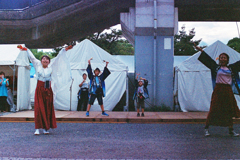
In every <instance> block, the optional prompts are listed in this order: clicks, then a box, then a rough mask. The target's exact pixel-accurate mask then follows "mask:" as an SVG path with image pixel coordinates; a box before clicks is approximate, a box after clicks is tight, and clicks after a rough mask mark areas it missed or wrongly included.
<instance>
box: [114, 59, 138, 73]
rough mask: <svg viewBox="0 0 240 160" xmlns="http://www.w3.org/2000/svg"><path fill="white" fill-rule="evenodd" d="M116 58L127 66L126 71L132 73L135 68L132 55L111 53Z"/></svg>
mask: <svg viewBox="0 0 240 160" xmlns="http://www.w3.org/2000/svg"><path fill="white" fill-rule="evenodd" d="M113 56H114V57H115V58H116V59H118V60H119V61H121V62H122V63H124V64H125V65H126V66H128V69H129V70H128V72H129V73H134V70H135V60H134V56H133V55H113Z"/></svg>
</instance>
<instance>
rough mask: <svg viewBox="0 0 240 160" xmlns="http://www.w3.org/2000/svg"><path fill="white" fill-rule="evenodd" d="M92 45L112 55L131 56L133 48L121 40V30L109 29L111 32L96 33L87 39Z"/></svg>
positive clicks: (124, 40)
mask: <svg viewBox="0 0 240 160" xmlns="http://www.w3.org/2000/svg"><path fill="white" fill-rule="evenodd" d="M87 39H89V40H91V41H92V42H93V43H95V44H96V45H98V46H99V47H101V48H102V49H104V50H105V51H107V52H108V53H110V54H112V55H133V54H134V47H133V46H132V45H131V44H130V43H129V42H128V41H127V40H126V39H123V36H122V30H116V29H111V32H110V33H108V32H105V33H102V32H97V33H94V34H92V35H90V36H88V37H87Z"/></svg>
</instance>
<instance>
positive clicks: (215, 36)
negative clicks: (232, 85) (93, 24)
mask: <svg viewBox="0 0 240 160" xmlns="http://www.w3.org/2000/svg"><path fill="white" fill-rule="evenodd" d="M183 25H185V27H186V29H185V30H186V31H187V33H188V31H189V30H191V29H192V28H195V32H196V35H195V37H194V38H193V39H194V40H199V39H202V42H201V44H200V45H207V46H209V45H211V44H212V43H214V42H216V41H217V40H220V41H221V42H223V43H224V44H227V42H228V41H229V40H230V39H232V38H234V37H239V35H238V29H237V25H236V22H179V23H178V28H179V29H178V30H181V27H182V26H183ZM238 25H239V27H240V22H238ZM112 28H117V29H121V25H116V26H113V27H112Z"/></svg>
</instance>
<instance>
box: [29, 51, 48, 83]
mask: <svg viewBox="0 0 240 160" xmlns="http://www.w3.org/2000/svg"><path fill="white" fill-rule="evenodd" d="M27 53H28V57H29V59H30V61H31V62H32V63H33V66H34V68H35V70H36V76H37V80H40V81H43V82H45V81H51V74H52V67H51V65H50V64H51V63H52V62H51V63H50V64H49V65H48V67H47V68H43V66H42V63H41V61H40V60H38V59H37V58H36V57H35V56H34V55H33V53H32V52H31V51H30V50H29V49H28V50H27Z"/></svg>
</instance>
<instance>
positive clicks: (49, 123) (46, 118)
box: [34, 81, 57, 130]
mask: <svg viewBox="0 0 240 160" xmlns="http://www.w3.org/2000/svg"><path fill="white" fill-rule="evenodd" d="M44 83H45V82H42V81H38V82H37V88H36V91H35V98H34V116H35V118H34V120H35V129H40V128H42V129H46V130H49V129H50V128H57V123H56V118H55V112H54V106H53V92H52V88H51V87H50V88H49V89H48V88H44Z"/></svg>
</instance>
